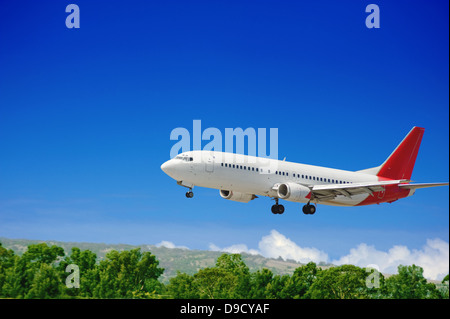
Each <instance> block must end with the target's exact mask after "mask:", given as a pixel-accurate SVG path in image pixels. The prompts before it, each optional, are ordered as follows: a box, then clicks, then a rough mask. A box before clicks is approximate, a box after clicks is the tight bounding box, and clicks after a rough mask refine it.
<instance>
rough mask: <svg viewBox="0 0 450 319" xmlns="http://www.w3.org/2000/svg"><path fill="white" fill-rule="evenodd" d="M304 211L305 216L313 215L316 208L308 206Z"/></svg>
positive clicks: (304, 207)
mask: <svg viewBox="0 0 450 319" xmlns="http://www.w3.org/2000/svg"><path fill="white" fill-rule="evenodd" d="M302 210H303V213H304V214H305V215H313V214H314V213H315V212H316V206H314V205H310V204H306V205H305V206H303V208H302Z"/></svg>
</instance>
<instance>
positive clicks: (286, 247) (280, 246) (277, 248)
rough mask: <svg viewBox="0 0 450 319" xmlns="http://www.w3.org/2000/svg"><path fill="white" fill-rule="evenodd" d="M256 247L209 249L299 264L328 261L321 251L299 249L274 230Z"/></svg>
mask: <svg viewBox="0 0 450 319" xmlns="http://www.w3.org/2000/svg"><path fill="white" fill-rule="evenodd" d="M258 247H259V250H256V249H249V248H248V247H247V245H245V244H236V245H232V246H229V247H225V248H220V247H218V246H216V245H214V244H210V245H209V249H210V250H213V251H223V252H227V253H233V254H238V253H242V252H245V253H248V254H252V255H262V256H264V257H267V258H278V257H281V258H283V259H284V260H286V259H293V260H295V261H298V262H301V263H308V262H310V261H314V262H316V263H319V262H321V261H327V260H328V255H327V254H326V253H324V252H323V251H320V250H318V249H316V248H303V247H300V246H298V245H297V244H296V243H294V242H293V241H292V240H290V239H289V238H286V237H285V236H284V235H282V234H280V233H279V232H277V231H276V230H272V231H271V232H270V234H269V235H267V236H264V237H263V238H261V241H260V242H259V244H258Z"/></svg>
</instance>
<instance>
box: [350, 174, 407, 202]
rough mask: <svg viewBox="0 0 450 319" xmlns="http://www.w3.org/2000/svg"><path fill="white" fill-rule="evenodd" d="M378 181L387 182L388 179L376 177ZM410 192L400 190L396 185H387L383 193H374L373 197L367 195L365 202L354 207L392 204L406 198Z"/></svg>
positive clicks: (403, 189)
mask: <svg viewBox="0 0 450 319" xmlns="http://www.w3.org/2000/svg"><path fill="white" fill-rule="evenodd" d="M378 180H379V181H388V180H390V179H389V178H384V177H378ZM409 192H410V190H409V189H405V188H400V187H398V185H387V186H384V191H383V192H374V193H373V196H371V195H369V196H368V197H367V198H366V199H365V200H363V201H362V202H361V203H359V204H358V205H356V206H364V205H372V204H381V203H392V202H395V201H396V200H398V199H400V198H405V197H408V195H409Z"/></svg>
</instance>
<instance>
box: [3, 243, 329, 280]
mask: <svg viewBox="0 0 450 319" xmlns="http://www.w3.org/2000/svg"><path fill="white" fill-rule="evenodd" d="M0 243H2V245H3V247H5V248H8V249H12V250H13V251H14V252H15V253H16V254H18V255H21V254H23V253H24V252H25V251H26V250H27V247H28V246H29V245H32V244H38V243H47V244H48V245H56V246H59V247H62V248H63V249H64V251H65V252H66V254H69V253H70V251H71V249H72V247H78V248H80V249H81V250H90V251H92V252H93V253H95V254H96V255H97V258H98V260H101V259H103V258H105V255H106V254H107V253H108V252H109V251H111V250H117V251H123V250H130V249H135V248H140V249H141V251H142V252H146V251H150V252H151V253H152V254H154V255H155V256H156V258H157V259H158V260H159V265H160V267H162V268H164V269H165V270H164V274H163V276H162V278H161V280H162V281H163V282H164V283H167V282H168V281H169V279H170V278H172V277H174V276H176V275H177V272H182V273H187V274H189V275H193V274H194V273H196V272H197V271H198V270H199V269H202V268H206V267H212V266H214V265H215V263H216V260H217V258H218V257H219V256H220V255H221V254H223V252H220V251H208V250H191V249H181V248H166V247H156V246H154V245H138V246H134V245H126V244H104V243H85V242H61V241H52V240H47V241H43V240H30V239H9V238H4V237H0ZM241 255H242V259H243V260H244V262H245V264H246V265H247V266H248V267H249V269H250V271H252V272H254V271H257V270H259V269H262V268H267V269H270V270H271V271H272V272H273V273H274V274H276V275H284V274H288V275H292V273H293V272H294V270H295V269H296V268H298V267H300V266H301V265H302V264H301V263H297V262H296V261H294V260H287V261H285V260H283V259H281V258H278V259H274V258H265V257H263V256H261V255H250V254H246V253H242V254H241ZM323 266H325V265H323ZM329 266H331V265H329Z"/></svg>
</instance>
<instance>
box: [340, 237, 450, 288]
mask: <svg viewBox="0 0 450 319" xmlns="http://www.w3.org/2000/svg"><path fill="white" fill-rule="evenodd" d="M332 263H333V264H335V265H343V264H352V265H356V266H359V267H366V266H367V265H369V264H375V265H377V266H378V267H379V270H380V271H381V272H384V273H390V274H395V273H397V267H398V266H399V265H412V264H415V265H417V266H420V267H422V268H423V275H424V277H426V278H429V279H434V280H440V279H442V278H443V277H444V276H445V275H446V274H447V273H448V272H449V243H447V242H445V241H443V240H441V239H428V240H427V243H426V245H424V246H423V247H422V249H420V250H417V249H413V250H412V251H411V250H410V249H408V247H406V246H393V247H392V248H391V249H389V250H388V251H387V252H384V251H380V250H377V249H376V248H375V246H370V245H367V244H365V243H362V244H359V245H358V246H357V247H356V248H352V249H350V253H349V254H348V255H346V256H343V257H341V258H340V259H337V260H333V261H332Z"/></svg>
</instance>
